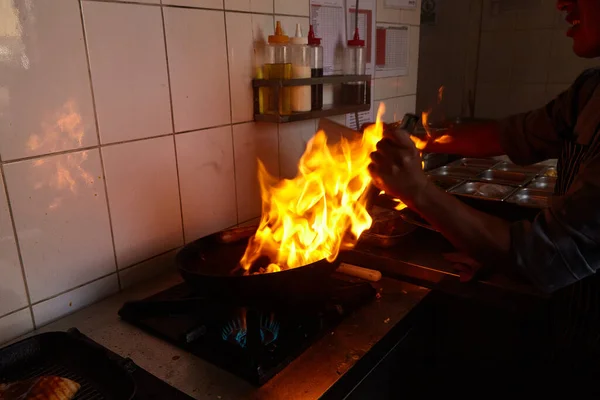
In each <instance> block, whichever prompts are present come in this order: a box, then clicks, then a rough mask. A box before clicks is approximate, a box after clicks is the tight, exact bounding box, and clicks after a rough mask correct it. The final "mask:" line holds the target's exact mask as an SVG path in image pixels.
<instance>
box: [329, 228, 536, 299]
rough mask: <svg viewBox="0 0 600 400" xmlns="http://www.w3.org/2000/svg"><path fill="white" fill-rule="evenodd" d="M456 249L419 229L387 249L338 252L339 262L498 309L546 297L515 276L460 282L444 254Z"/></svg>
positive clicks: (490, 274)
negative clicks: (497, 307)
mask: <svg viewBox="0 0 600 400" xmlns="http://www.w3.org/2000/svg"><path fill="white" fill-rule="evenodd" d="M452 252H456V249H455V248H454V247H453V246H452V245H451V244H450V243H449V242H448V241H447V240H446V239H445V238H444V237H443V236H442V235H441V234H439V233H437V232H433V231H430V230H427V229H422V228H419V229H417V230H416V231H414V232H412V233H411V234H409V235H407V236H406V237H405V238H404V239H402V241H401V242H400V243H398V244H397V245H396V246H394V247H392V248H389V249H382V248H377V247H372V246H365V245H361V244H360V243H359V245H358V246H357V247H356V248H355V249H353V250H351V251H348V252H345V253H341V255H340V257H341V259H342V261H344V262H347V263H350V264H354V265H359V266H363V267H367V268H374V269H378V270H380V271H381V272H382V273H383V274H384V275H385V276H390V277H394V278H399V279H404V280H408V281H409V282H413V283H416V284H420V285H424V286H427V287H430V288H435V289H440V290H443V291H445V292H448V293H451V294H455V295H460V296H467V297H476V298H480V299H486V300H489V301H491V302H494V303H497V304H501V305H502V306H509V307H510V306H511V305H512V306H515V307H517V308H518V307H521V306H522V305H523V304H524V303H531V304H539V302H540V301H544V299H545V298H546V296H545V295H543V294H542V293H541V292H539V291H538V290H537V289H536V288H535V287H533V286H532V285H530V284H529V283H527V282H526V281H524V280H523V279H521V278H519V277H517V276H513V277H511V276H509V275H507V274H505V273H503V272H488V273H482V274H480V275H481V276H480V277H478V278H476V279H475V280H474V281H473V282H469V283H462V282H460V281H459V277H458V273H457V272H456V271H455V270H454V269H453V268H452V264H451V263H450V262H448V261H447V260H446V259H444V257H443V254H444V253H452Z"/></svg>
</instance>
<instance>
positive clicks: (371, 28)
mask: <svg viewBox="0 0 600 400" xmlns="http://www.w3.org/2000/svg"><path fill="white" fill-rule="evenodd" d="M376 10H377V2H376V0H361V1H360V2H359V4H358V32H359V35H360V38H361V39H362V40H364V41H365V47H366V48H367V51H366V53H367V60H366V61H367V63H366V69H365V73H366V74H367V75H371V76H373V74H374V72H375V21H376V19H375V13H376ZM355 15H356V1H353V0H346V34H347V37H350V38H351V37H353V35H354V27H355ZM372 93H373V81H372V80H371V94H372ZM373 105H374V104H373V96H372V95H371V108H370V110H369V111H362V112H359V113H358V125H357V124H356V118H355V115H354V114H346V126H347V127H349V128H352V129H356V127H357V126H360V125H362V124H363V123H365V122H373V121H375V115H376V113H377V110H373Z"/></svg>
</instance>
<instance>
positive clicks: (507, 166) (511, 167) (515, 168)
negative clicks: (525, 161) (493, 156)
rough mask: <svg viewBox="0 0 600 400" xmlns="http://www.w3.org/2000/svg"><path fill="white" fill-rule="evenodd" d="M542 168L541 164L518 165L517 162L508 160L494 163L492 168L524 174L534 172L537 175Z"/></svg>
mask: <svg viewBox="0 0 600 400" xmlns="http://www.w3.org/2000/svg"><path fill="white" fill-rule="evenodd" d="M544 168H546V167H545V166H543V165H528V166H525V167H523V166H520V165H517V164H513V163H511V162H508V161H502V162H500V163H498V164H496V165H495V166H494V167H493V168H492V169H494V170H497V171H506V172H522V173H524V174H534V175H537V174H539V173H540V172H542V170H544Z"/></svg>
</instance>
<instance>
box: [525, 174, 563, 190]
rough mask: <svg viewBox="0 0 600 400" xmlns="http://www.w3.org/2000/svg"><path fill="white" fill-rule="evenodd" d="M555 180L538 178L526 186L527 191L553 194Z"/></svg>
mask: <svg viewBox="0 0 600 400" xmlns="http://www.w3.org/2000/svg"><path fill="white" fill-rule="evenodd" d="M554 186H556V178H552V177H550V176H538V177H537V178H535V179H534V180H533V181H531V182H530V183H529V185H527V188H528V189H534V190H543V191H545V192H554Z"/></svg>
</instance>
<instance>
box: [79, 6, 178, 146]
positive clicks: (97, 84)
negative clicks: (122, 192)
mask: <svg viewBox="0 0 600 400" xmlns="http://www.w3.org/2000/svg"><path fill="white" fill-rule="evenodd" d="M160 12H161V11H160V8H158V7H152V6H144V5H135V4H119V3H102V2H92V1H84V2H83V16H84V20H85V30H86V37H87V41H88V49H89V56H90V69H91V73H92V83H93V85H94V97H95V99H96V111H97V113H98V126H99V130H100V138H101V140H102V143H112V142H119V141H123V140H131V139H140V138H147V137H151V136H156V135H162V134H166V133H170V132H172V125H171V110H170V106H169V87H168V77H167V63H166V57H165V46H164V36H163V30H162V20H161V15H160Z"/></svg>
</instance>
